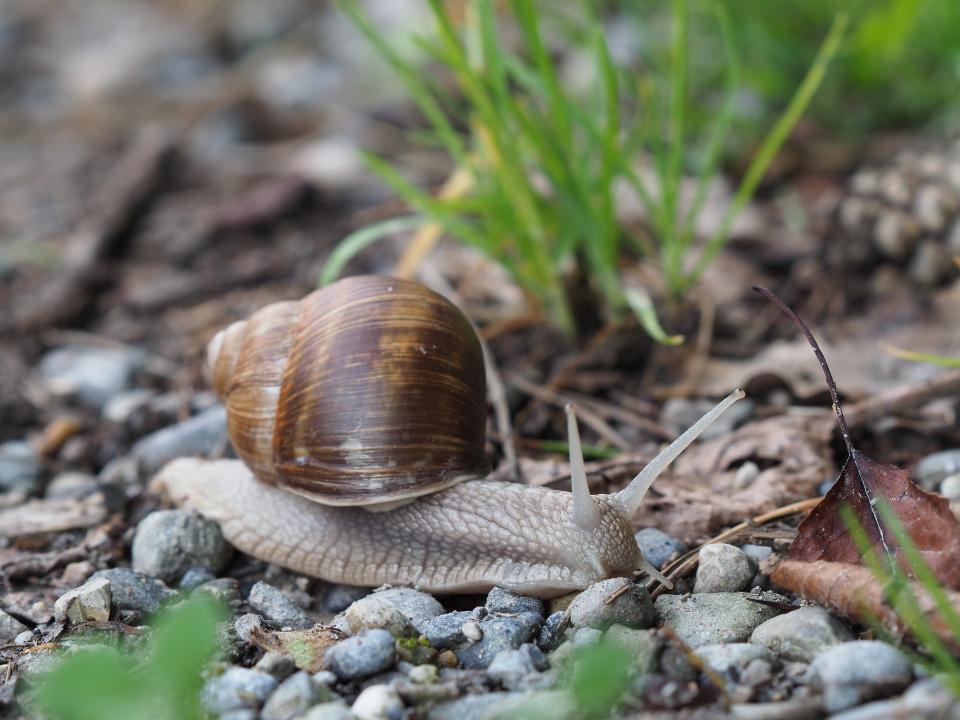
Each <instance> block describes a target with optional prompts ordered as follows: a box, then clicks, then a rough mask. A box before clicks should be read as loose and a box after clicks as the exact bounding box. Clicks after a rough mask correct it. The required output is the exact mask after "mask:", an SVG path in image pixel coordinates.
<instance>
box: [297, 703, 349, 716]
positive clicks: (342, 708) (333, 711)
mask: <svg viewBox="0 0 960 720" xmlns="http://www.w3.org/2000/svg"><path fill="white" fill-rule="evenodd" d="M297 720H356V716H355V715H354V714H353V713H352V712H350V708H348V707H347V706H346V705H344V704H343V703H342V702H340V701H339V700H335V701H334V702H327V703H320V704H319V705H314V706H313V707H312V708H310V709H309V710H307V712H306V713H304V714H303V715H301V716H300V717H298V718H297Z"/></svg>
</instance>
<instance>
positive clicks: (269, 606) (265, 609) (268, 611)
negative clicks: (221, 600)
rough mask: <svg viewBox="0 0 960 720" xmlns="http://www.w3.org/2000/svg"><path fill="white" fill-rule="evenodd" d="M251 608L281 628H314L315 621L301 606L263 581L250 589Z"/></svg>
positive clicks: (248, 599) (248, 598)
mask: <svg viewBox="0 0 960 720" xmlns="http://www.w3.org/2000/svg"><path fill="white" fill-rule="evenodd" d="M247 601H248V602H249V603H250V606H251V607H252V608H253V609H254V610H257V611H259V612H260V613H262V614H263V616H264V617H265V618H266V619H267V620H269V621H270V622H272V623H273V624H274V625H277V626H278V627H281V628H290V629H293V630H306V629H307V628H310V627H313V621H311V620H310V618H308V617H307V614H306V613H305V612H304V611H303V608H301V607H300V606H299V605H297V604H296V603H295V602H293V600H291V599H290V598H289V597H287V595H286V594H285V593H284V592H283V591H282V590H280V589H278V588H275V587H274V586H273V585H270V584H268V583H265V582H263V581H260V582H257V583H255V584H254V586H253V587H252V588H250V595H249V596H248V597H247Z"/></svg>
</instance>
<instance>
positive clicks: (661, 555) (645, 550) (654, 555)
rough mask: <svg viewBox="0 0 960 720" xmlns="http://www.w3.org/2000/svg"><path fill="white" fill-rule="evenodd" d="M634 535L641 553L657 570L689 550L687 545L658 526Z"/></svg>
mask: <svg viewBox="0 0 960 720" xmlns="http://www.w3.org/2000/svg"><path fill="white" fill-rule="evenodd" d="M634 537H635V538H636V540H637V545H638V546H639V547H640V553H641V554H642V555H643V557H644V558H645V559H646V561H647V562H648V563H650V564H651V565H653V566H654V567H655V568H657V570H660V569H662V568H663V566H664V565H666V564H667V561H668V560H670V559H671V558H674V557H679V556H680V555H682V554H683V553H685V552H686V551H687V546H686V545H684V544H683V543H682V542H680V541H679V540H677V539H676V538H674V537H670V536H669V535H667V534H666V533H665V532H663V531H662V530H659V529H658V528H644V529H643V530H639V531H638V532H637V533H636V534H635V535H634Z"/></svg>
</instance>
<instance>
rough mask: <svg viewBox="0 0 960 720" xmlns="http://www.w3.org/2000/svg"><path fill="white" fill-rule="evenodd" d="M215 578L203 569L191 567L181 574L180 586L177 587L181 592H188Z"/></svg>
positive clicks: (215, 577)
mask: <svg viewBox="0 0 960 720" xmlns="http://www.w3.org/2000/svg"><path fill="white" fill-rule="evenodd" d="M216 579H217V576H216V575H214V574H213V573H212V572H210V571H209V570H208V569H207V568H205V567H198V566H195V567H192V568H187V571H186V572H185V573H184V574H183V577H182V578H180V584H179V585H178V586H177V587H178V588H179V589H180V590H182V591H183V592H186V593H188V592H190V591H191V590H194V589H196V588H198V587H200V586H201V585H203V584H204V583H207V582H210V581H211V580H216Z"/></svg>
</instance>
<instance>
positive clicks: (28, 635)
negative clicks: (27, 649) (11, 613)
mask: <svg viewBox="0 0 960 720" xmlns="http://www.w3.org/2000/svg"><path fill="white" fill-rule="evenodd" d="M0 612H2V611H0ZM4 615H6V613H4ZM2 632H4V628H3V620H2V619H0V633H2ZM31 640H33V630H24V631H23V632H22V633H20V634H19V635H17V636H16V637H15V638H14V639H13V644H14V645H18V646H20V647H23V646H24V645H26V644H27V643H29V642H30V641H31ZM0 642H8V641H7V640H0Z"/></svg>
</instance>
